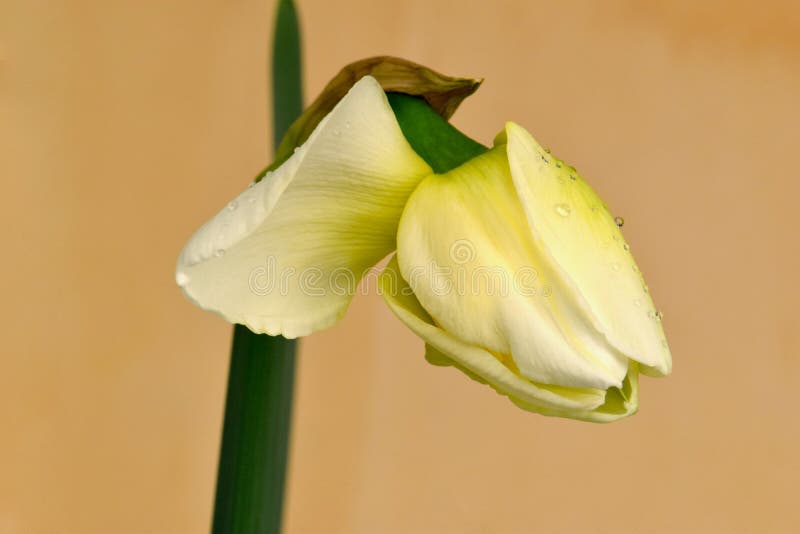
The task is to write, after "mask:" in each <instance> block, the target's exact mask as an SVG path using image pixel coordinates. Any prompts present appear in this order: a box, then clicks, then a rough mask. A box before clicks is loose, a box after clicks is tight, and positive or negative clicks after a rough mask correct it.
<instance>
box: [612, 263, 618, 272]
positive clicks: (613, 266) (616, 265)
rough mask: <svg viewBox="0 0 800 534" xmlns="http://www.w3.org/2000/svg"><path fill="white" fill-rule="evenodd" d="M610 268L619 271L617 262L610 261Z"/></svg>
mask: <svg viewBox="0 0 800 534" xmlns="http://www.w3.org/2000/svg"><path fill="white" fill-rule="evenodd" d="M611 270H612V271H614V272H617V271H619V263H612V264H611Z"/></svg>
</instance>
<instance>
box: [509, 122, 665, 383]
mask: <svg viewBox="0 0 800 534" xmlns="http://www.w3.org/2000/svg"><path fill="white" fill-rule="evenodd" d="M506 136H507V141H508V147H507V149H508V161H509V166H510V168H511V175H512V177H513V180H514V186H515V187H516V190H517V192H518V194H519V198H520V200H521V201H522V205H523V206H524V209H525V213H526V215H527V220H528V223H529V225H530V230H531V232H532V234H533V237H534V239H536V241H537V242H538V243H540V248H541V249H542V250H544V251H547V253H548V254H549V255H550V256H551V257H552V260H553V262H554V264H555V265H557V266H558V268H559V270H560V272H561V273H562V275H563V277H564V280H565V283H568V284H570V285H571V286H572V287H573V289H574V291H573V292H572V294H573V295H575V296H576V301H575V306H576V307H584V308H586V309H587V311H588V312H589V313H590V315H591V317H592V318H593V321H594V323H595V324H596V327H597V329H598V330H600V331H601V332H603V333H604V334H605V336H606V337H607V339H608V340H609V341H610V342H611V344H613V345H614V346H615V347H616V348H617V349H618V350H619V351H621V352H622V353H624V354H625V355H627V356H628V357H629V358H632V359H634V360H636V361H638V362H641V363H642V364H643V365H644V366H645V367H643V369H642V370H643V372H648V373H649V374H668V373H669V372H670V370H671V368H672V358H671V356H670V352H669V347H668V345H667V341H666V338H665V336H664V330H663V328H662V325H661V320H660V319H661V314H660V313H659V312H657V310H656V309H655V307H654V306H653V301H652V299H651V298H650V294H649V293H648V290H647V286H646V285H645V282H644V279H643V278H642V275H641V273H640V271H639V269H638V267H637V266H636V262H635V261H634V259H633V256H632V255H631V253H630V247H629V246H628V244H627V243H626V242H625V239H624V237H623V236H622V233H621V232H620V230H619V228H618V227H617V224H616V223H615V221H614V217H613V216H612V215H611V213H609V211H608V208H607V206H606V205H605V204H604V203H603V202H602V200H600V198H599V197H598V196H597V194H596V193H595V192H594V190H593V189H592V188H591V187H590V186H589V184H587V183H586V182H585V181H584V180H582V179H581V177H580V176H579V175H578V173H577V172H576V171H575V169H573V168H571V167H570V166H568V165H566V164H565V163H563V162H562V161H560V160H558V159H556V158H554V157H552V156H551V155H550V154H549V153H547V151H545V150H544V149H543V148H542V147H541V146H540V145H539V144H538V143H537V142H536V141H535V140H534V139H533V137H531V135H530V134H529V133H528V132H527V131H525V129H523V128H522V127H520V126H518V125H516V124H514V123H508V124H507V126H506Z"/></svg>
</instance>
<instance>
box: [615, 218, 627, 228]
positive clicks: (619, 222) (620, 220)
mask: <svg viewBox="0 0 800 534" xmlns="http://www.w3.org/2000/svg"><path fill="white" fill-rule="evenodd" d="M614 224H616V225H617V226H618V227H620V228H622V227H623V226H624V225H625V219H623V218H622V217H614Z"/></svg>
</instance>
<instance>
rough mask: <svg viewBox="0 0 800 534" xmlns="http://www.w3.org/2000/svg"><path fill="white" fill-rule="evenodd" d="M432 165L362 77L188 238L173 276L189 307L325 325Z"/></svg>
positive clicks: (291, 331) (242, 317)
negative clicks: (282, 157) (294, 145)
mask: <svg viewBox="0 0 800 534" xmlns="http://www.w3.org/2000/svg"><path fill="white" fill-rule="evenodd" d="M430 172H431V169H430V167H429V166H428V165H427V164H426V163H425V162H424V161H423V160H422V159H421V158H420V157H419V156H417V155H416V153H415V152H414V151H413V150H412V149H411V147H410V146H409V144H408V142H407V141H406V139H405V137H404V136H403V134H402V132H401V131H400V127H399V125H398V124H397V121H396V119H395V117H394V114H393V112H392V110H391V108H390V107H389V104H388V102H387V100H386V96H385V94H384V92H383V90H382V89H381V87H380V86H379V85H378V83H377V82H376V81H375V80H374V79H373V78H371V77H364V78H362V79H361V80H360V81H359V82H358V83H356V84H355V85H354V86H353V88H352V89H351V90H350V92H349V93H348V94H347V95H346V96H345V97H344V98H343V99H342V100H341V101H340V102H339V104H338V105H337V106H336V108H335V109H334V110H333V111H332V112H331V113H330V114H329V115H328V116H327V117H326V118H325V119H324V120H323V121H322V122H321V123H320V124H319V125H318V126H317V128H316V130H315V131H314V132H313V133H312V135H311V136H310V137H309V139H308V141H307V142H306V143H305V144H304V145H303V146H302V147H300V148H299V149H298V150H297V151H296V152H295V154H294V155H293V156H292V157H291V158H290V159H289V160H288V161H286V162H285V163H284V164H283V165H282V166H281V167H280V168H278V169H277V170H276V171H275V172H273V173H271V174H269V175H267V176H266V177H265V178H264V179H263V180H262V181H261V182H259V183H257V184H255V185H254V186H252V187H251V188H249V189H247V190H245V191H244V192H242V193H241V194H240V195H239V196H238V197H236V198H235V199H234V200H233V201H231V202H230V203H229V204H228V206H227V207H225V208H223V209H222V211H221V212H220V213H219V214H218V215H216V216H215V217H214V218H213V219H212V220H211V221H209V222H208V223H207V224H206V225H205V226H203V227H202V228H201V229H200V230H199V231H198V232H197V233H196V234H195V236H194V237H192V239H191V240H190V241H189V243H188V244H187V245H186V247H185V249H184V250H183V252H182V253H181V255H180V258H179V260H178V266H177V274H176V278H177V282H178V284H179V285H180V286H181V287H182V288H183V290H184V292H185V293H186V295H187V296H188V297H189V298H190V299H192V300H193V301H194V302H196V303H197V304H198V305H199V306H201V307H203V308H205V309H208V310H212V311H215V312H217V313H219V314H220V315H222V316H223V317H224V318H225V319H227V320H228V321H230V322H234V323H242V324H245V325H247V326H248V327H249V328H250V329H251V330H253V331H255V332H265V333H268V334H273V335H275V334H283V335H284V336H286V337H297V336H302V335H307V334H310V333H311V332H313V331H315V330H319V329H321V328H325V327H327V326H329V325H331V324H332V323H334V322H335V321H336V320H337V319H338V318H339V317H341V316H342V315H343V314H344V312H345V310H346V308H347V306H348V304H349V302H350V300H351V298H352V295H353V293H354V291H355V286H356V284H357V283H358V281H359V279H360V278H361V277H362V276H363V274H364V272H365V271H366V270H367V269H368V268H369V267H371V266H372V265H374V264H375V263H376V262H377V261H378V260H380V259H381V258H382V257H384V256H386V255H387V254H388V253H390V252H391V251H392V250H394V248H395V235H396V231H397V224H398V221H399V218H400V214H401V213H402V210H403V206H404V205H405V203H406V200H407V199H408V196H409V195H410V194H411V192H412V191H413V190H414V188H415V187H416V185H417V184H418V183H419V181H420V180H421V179H422V178H423V177H424V176H426V175H428V174H429V173H430Z"/></svg>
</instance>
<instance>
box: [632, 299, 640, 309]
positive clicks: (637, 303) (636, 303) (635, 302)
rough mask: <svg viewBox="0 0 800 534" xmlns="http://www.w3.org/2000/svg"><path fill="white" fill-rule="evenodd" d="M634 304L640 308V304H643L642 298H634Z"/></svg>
mask: <svg viewBox="0 0 800 534" xmlns="http://www.w3.org/2000/svg"><path fill="white" fill-rule="evenodd" d="M633 305H634V306H636V307H637V308H638V307H639V306H641V305H642V301H641V300H639V299H636V300H634V301H633Z"/></svg>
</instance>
